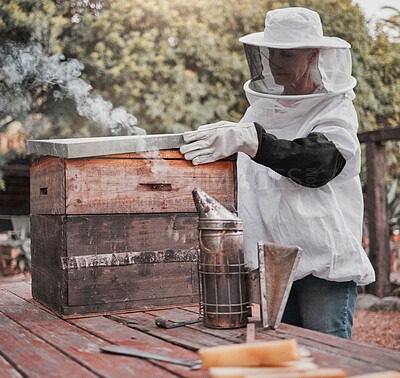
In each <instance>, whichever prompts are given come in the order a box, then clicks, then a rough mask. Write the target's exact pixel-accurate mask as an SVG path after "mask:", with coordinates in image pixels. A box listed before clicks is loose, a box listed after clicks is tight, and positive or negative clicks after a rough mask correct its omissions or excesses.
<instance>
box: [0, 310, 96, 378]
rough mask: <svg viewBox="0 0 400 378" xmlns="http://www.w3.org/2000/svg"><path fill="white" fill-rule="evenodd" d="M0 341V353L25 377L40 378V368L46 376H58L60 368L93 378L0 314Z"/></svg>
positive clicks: (74, 374)
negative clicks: (44, 369) (44, 367)
mask: <svg viewBox="0 0 400 378" xmlns="http://www.w3.org/2000/svg"><path fill="white" fill-rule="evenodd" d="M2 308H3V307H2ZM0 339H1V343H0V353H1V354H2V355H3V356H6V357H7V358H8V359H9V360H11V361H13V363H14V365H15V367H16V368H17V370H18V371H19V372H21V373H23V374H24V375H25V376H29V377H38V378H42V377H43V373H44V371H43V366H46V370H47V371H46V376H47V377H59V374H60V371H59V369H60V366H62V368H63V370H64V371H65V372H68V374H69V375H70V376H79V377H94V376H95V375H93V374H92V373H91V372H90V371H88V370H87V369H85V368H83V367H82V366H80V365H79V364H78V363H76V362H75V361H73V360H70V359H66V358H65V356H64V354H63V353H61V352H60V351H58V350H57V349H56V348H55V347H53V346H50V345H48V344H47V343H46V342H45V341H43V340H42V339H41V338H40V337H38V336H36V335H35V334H32V333H31V332H29V331H28V330H26V329H25V328H24V327H22V326H21V325H19V324H18V323H17V322H15V321H13V320H11V319H10V318H9V317H7V316H6V315H4V314H3V313H2V312H0ZM21 351H23V353H21ZM1 374H4V371H1Z"/></svg>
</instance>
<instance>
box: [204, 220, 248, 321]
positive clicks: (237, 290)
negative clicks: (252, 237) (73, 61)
mask: <svg viewBox="0 0 400 378" xmlns="http://www.w3.org/2000/svg"><path fill="white" fill-rule="evenodd" d="M200 223H201V222H200ZM207 224H209V221H208V222H207ZM200 227H201V224H200V226H199V228H200ZM242 236H243V231H241V230H215V229H214V230H205V229H200V235H199V240H200V243H199V244H200V253H199V258H198V274H199V293H200V316H201V317H202V318H203V324H204V325H205V326H206V327H209V328H239V327H244V326H246V324H247V318H248V316H249V301H248V299H247V291H246V275H247V274H248V271H247V270H246V268H245V264H244V257H243V247H242Z"/></svg>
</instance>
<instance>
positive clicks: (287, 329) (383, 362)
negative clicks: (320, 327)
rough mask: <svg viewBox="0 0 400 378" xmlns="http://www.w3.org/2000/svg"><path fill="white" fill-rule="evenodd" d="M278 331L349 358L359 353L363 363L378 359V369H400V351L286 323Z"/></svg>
mask: <svg viewBox="0 0 400 378" xmlns="http://www.w3.org/2000/svg"><path fill="white" fill-rule="evenodd" d="M277 333H278V334H279V335H282V334H285V335H289V336H293V337H296V338H300V339H301V340H302V342H305V340H308V341H311V342H312V343H314V346H315V345H316V344H317V343H318V344H319V345H324V348H325V349H326V351H332V353H336V354H338V353H340V354H341V355H343V356H346V357H348V358H354V357H352V356H354V355H357V360H359V361H361V362H363V363H369V362H370V361H371V360H372V359H378V360H379V363H378V362H377V363H376V366H377V370H376V371H381V370H382V369H383V368H389V369H393V370H399V371H400V353H399V352H396V351H393V350H390V349H384V348H379V347H375V346H372V345H368V344H362V343H359V342H356V341H351V340H346V339H342V338H340V337H335V336H331V335H326V334H324V333H321V332H316V331H312V330H308V329H303V328H298V327H292V326H290V325H287V324H284V323H282V324H281V325H280V326H279V328H278V330H277Z"/></svg>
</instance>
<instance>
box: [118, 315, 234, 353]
mask: <svg viewBox="0 0 400 378" xmlns="http://www.w3.org/2000/svg"><path fill="white" fill-rule="evenodd" d="M113 318H115V319H118V318H119V319H121V320H124V321H126V322H127V324H129V327H132V328H135V329H137V330H139V331H142V332H145V333H147V334H149V335H152V336H155V337H158V338H160V339H162V340H165V341H167V342H169V343H172V344H175V345H179V346H181V347H184V348H186V349H189V350H193V351H196V350H198V349H200V348H205V347H210V346H217V345H223V344H229V342H228V341H225V340H221V339H220V338H218V337H214V336H212V335H207V334H204V333H203V332H201V331H198V330H196V329H192V328H190V327H188V326H184V327H179V328H172V329H163V328H159V327H157V326H156V324H155V318H156V317H155V316H153V315H150V313H143V312H137V313H130V314H124V315H119V316H117V317H113Z"/></svg>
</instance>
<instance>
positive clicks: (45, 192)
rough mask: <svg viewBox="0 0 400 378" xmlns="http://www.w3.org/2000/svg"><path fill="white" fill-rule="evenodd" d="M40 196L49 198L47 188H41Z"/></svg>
mask: <svg viewBox="0 0 400 378" xmlns="http://www.w3.org/2000/svg"><path fill="white" fill-rule="evenodd" d="M40 195H41V196H47V187H44V188H40Z"/></svg>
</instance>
